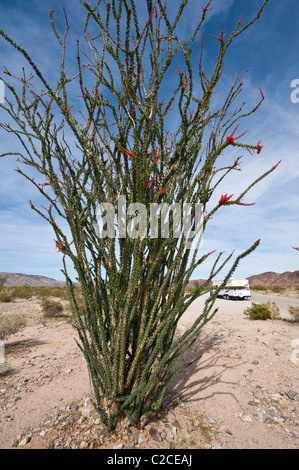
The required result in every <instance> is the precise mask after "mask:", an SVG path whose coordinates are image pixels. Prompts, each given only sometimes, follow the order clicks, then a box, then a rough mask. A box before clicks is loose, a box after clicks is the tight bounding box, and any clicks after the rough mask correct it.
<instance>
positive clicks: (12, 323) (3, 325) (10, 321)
mask: <svg viewBox="0 0 299 470" xmlns="http://www.w3.org/2000/svg"><path fill="white" fill-rule="evenodd" d="M26 323H27V322H26V319H25V318H24V317H22V316H21V315H15V314H11V315H1V316H0V339H1V340H3V339H4V338H5V337H6V336H9V335H12V334H14V333H17V332H18V331H19V330H20V329H21V328H24V327H25V326H26Z"/></svg>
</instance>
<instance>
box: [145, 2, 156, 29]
mask: <svg viewBox="0 0 299 470" xmlns="http://www.w3.org/2000/svg"><path fill="white" fill-rule="evenodd" d="M153 16H156V17H157V16H158V10H157V4H156V2H155V3H154V5H153V8H152V12H151V14H150V16H149V17H148V20H147V22H146V25H145V27H146V28H147V27H148V26H149V25H150V24H151V22H152V19H153Z"/></svg>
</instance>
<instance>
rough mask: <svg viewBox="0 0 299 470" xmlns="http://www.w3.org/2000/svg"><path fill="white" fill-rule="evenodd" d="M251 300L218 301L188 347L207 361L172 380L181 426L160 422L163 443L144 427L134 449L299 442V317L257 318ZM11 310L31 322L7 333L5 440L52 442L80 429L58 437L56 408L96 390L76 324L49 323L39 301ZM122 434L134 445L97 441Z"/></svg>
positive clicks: (2, 307) (6, 444)
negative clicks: (250, 311) (252, 315)
mask: <svg viewBox="0 0 299 470" xmlns="http://www.w3.org/2000/svg"><path fill="white" fill-rule="evenodd" d="M203 300H204V299H198V300H197V301H196V302H194V304H193V305H192V306H191V307H190V308H189V310H188V311H187V312H186V314H185V315H184V317H183V318H182V320H181V322H180V325H179V330H180V331H181V332H182V331H184V329H185V328H186V327H188V326H189V325H190V324H191V323H192V322H193V321H194V319H195V318H196V316H197V315H198V314H199V313H200V312H201V308H202V305H203ZM291 302H292V299H290V305H291ZM250 304H251V302H249V301H225V300H222V299H219V300H217V303H216V305H217V306H218V307H219V311H218V313H217V314H216V316H215V317H214V318H213V319H212V321H211V322H210V323H208V324H207V325H206V326H205V328H204V330H203V332H202V334H201V335H200V337H199V338H198V340H197V341H196V343H195V344H194V345H193V347H192V349H191V350H190V351H189V352H188V358H189V359H190V358H192V357H193V356H194V354H197V353H198V351H200V352H201V353H202V357H201V360H200V361H198V362H197V363H195V364H194V365H193V366H191V368H190V369H188V370H186V371H185V372H184V373H182V374H181V375H180V376H179V377H178V378H177V379H176V381H175V382H174V383H173V384H172V390H173V391H175V392H177V393H179V394H180V395H181V396H182V398H183V400H182V401H181V402H180V404H179V405H178V406H177V408H176V409H174V410H172V411H171V413H172V416H175V418H176V422H177V423H181V426H179V425H178V428H176V429H177V430H178V432H177V431H176V429H174V427H172V432H170V431H168V432H167V429H165V426H166V425H165V423H168V421H167V417H166V419H164V421H163V423H164V424H163V423H162V422H161V423H159V422H157V423H155V426H156V428H157V429H158V430H160V432H161V435H162V436H164V437H163V442H158V441H157V440H153V439H151V438H150V437H149V436H147V434H146V430H145V431H144V433H145V434H144V436H145V438H144V440H143V439H141V440H140V442H139V441H138V442H137V440H135V441H134V442H135V444H136V445H135V447H136V448H138V447H140V448H155V446H156V447H160V448H162V447H163V448H164V447H167V446H168V448H202V447H205V448H232V449H237V448H238V449H246V448H248V449H250V448H261V449H271V448H277V449H280V448H281V449H295V448H298V447H299V428H298V424H299V403H298V397H299V390H298V388H299V387H298V375H299V374H298V372H299V351H298V355H297V350H296V349H294V348H295V347H297V349H299V324H298V323H294V322H292V321H290V319H291V316H290V315H289V314H288V312H287V310H286V309H285V310H281V319H279V320H274V321H270V320H268V321H260V320H250V319H249V318H248V317H247V316H245V315H244V314H243V311H244V309H245V308H246V307H247V306H248V305H250ZM7 313H19V314H22V315H24V316H26V318H27V319H28V326H27V327H25V328H24V329H23V330H22V331H20V332H19V333H16V334H14V335H11V336H10V337H9V338H7V340H6V341H5V358H6V361H8V362H9V363H10V366H11V371H10V372H9V373H8V374H6V375H2V376H0V448H1V449H6V448H11V447H18V448H20V447H22V448H48V447H49V446H51V445H52V444H51V442H52V441H53V439H54V438H55V437H56V438H57V436H60V437H61V439H62V438H63V437H64V436H63V432H64V433H69V435H70V436H72V434H71V430H70V429H68V431H61V432H60V434H59V430H58V428H57V429H56V431H57V432H56V435H55V432H54V431H53V429H54V428H55V423H54V424H53V419H52V418H49V416H53V413H54V412H55V410H56V411H57V410H58V411H59V410H66V409H67V407H70V406H71V404H72V403H82V400H84V399H86V397H88V396H89V394H90V393H91V384H90V380H89V376H88V372H87V369H86V366H85V361H84V359H83V357H82V354H81V352H80V351H79V349H78V346H77V344H76V330H75V329H74V328H73V327H72V326H71V324H70V323H69V322H68V321H67V320H66V319H57V320H47V321H45V320H44V319H43V318H42V312H41V307H40V303H39V301H38V300H37V299H32V300H26V301H21V300H20V301H14V302H11V303H9V304H3V303H2V304H0V315H1V314H7ZM296 340H297V346H294V344H295V345H296V343H294V341H296ZM292 341H293V343H292ZM69 409H70V408H69ZM61 412H62V411H61ZM58 421H59V420H57V423H58ZM81 421H82V420H81ZM49 423H50V424H49ZM57 423H56V424H57ZM57 426H58V424H57ZM163 426H164V427H163ZM85 431H86V430H85ZM174 431H175V432H174ZM88 432H90V431H88V430H87V431H86V434H87V433H88ZM28 433H29V438H27V439H25V440H24V439H23V441H22V436H28ZM53 433H54V434H53ZM163 433H164V434H163ZM77 434H78V431H77ZM121 439H123V440H122V441H121ZM71 440H72V439H71V438H70V439H69V441H71ZM77 440H78V439H77ZM120 441H121V442H122V444H121V446H123V447H124V448H126V445H127V444H126V443H127V441H126V440H125V439H124V437H123V435H122V437H119V438H117V436H114V437H113V441H111V440H109V439H106V440H104V441H102V443H101V444H97V447H99V448H101V447H103V448H104V447H106V448H113V446H112V444H113V445H115V443H118V442H120ZM170 441H171V442H170ZM72 442H74V440H73V441H72ZM86 445H87V444H86ZM52 446H53V445H52ZM110 446H111V447H110ZM75 447H76V446H75ZM114 448H115V447H114ZM131 448H132V447H131Z"/></svg>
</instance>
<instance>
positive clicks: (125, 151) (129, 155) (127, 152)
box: [118, 145, 136, 160]
mask: <svg viewBox="0 0 299 470" xmlns="http://www.w3.org/2000/svg"><path fill="white" fill-rule="evenodd" d="M118 147H119V150H121V151H122V152H124V153H125V154H126V155H128V157H129V158H132V159H133V160H135V158H136V155H135V154H134V153H132V152H130V151H129V150H127V149H124V148H123V147H121V146H120V145H119V146H118Z"/></svg>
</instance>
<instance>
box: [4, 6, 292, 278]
mask: <svg viewBox="0 0 299 470" xmlns="http://www.w3.org/2000/svg"><path fill="white" fill-rule="evenodd" d="M201 3H204V0H201V1H197V0H190V2H189V6H188V7H187V9H186V11H185V16H184V18H183V20H182V23H181V25H180V29H179V32H180V34H181V35H182V37H184V36H185V35H186V34H187V33H188V31H189V29H190V25H191V26H192V24H194V22H195V21H196V19H197V18H198V16H199V15H200V14H201ZM261 3H262V0H250V1H248V0H214V1H213V2H212V5H211V6H214V9H213V10H211V11H210V12H209V15H208V21H207V22H206V24H205V27H204V29H203V32H204V40H205V43H204V44H205V47H206V49H205V55H204V58H205V61H206V64H207V66H208V64H209V63H212V62H213V59H214V58H215V55H216V52H217V44H218V43H217V41H215V40H214V39H213V38H211V37H209V33H210V34H214V35H216V36H217V35H218V33H219V31H220V30H226V31H230V30H232V29H233V27H234V26H235V24H236V22H237V21H238V20H239V18H240V17H242V18H243V21H244V22H246V21H248V20H250V19H251V18H252V17H253V16H254V14H255V12H256V11H257V10H258V7H259V5H261ZM138 4H140V5H141V4H142V1H140V2H138ZM178 4H179V0H169V2H168V5H169V7H170V6H171V9H172V11H175V8H176V7H177V5H178ZM141 6H142V5H141ZM63 7H65V8H66V11H67V14H68V19H69V22H70V26H71V29H70V34H69V44H70V45H71V44H72V42H75V40H76V39H77V38H78V37H80V27H81V26H82V24H83V21H84V14H83V15H82V11H83V9H82V7H81V6H80V4H79V1H77V0H68V1H66V0H60V1H59V0H47V1H45V0H39V1H38V0H27V1H26V2H24V1H23V0H14V1H13V2H11V1H10V0H0V18H1V20H0V22H1V28H2V29H4V31H5V32H7V34H8V35H10V36H11V37H12V38H13V39H14V40H15V41H16V42H17V43H19V44H20V45H21V46H22V47H24V48H25V49H26V50H28V51H29V52H30V55H31V56H32V58H33V59H34V60H35V61H36V62H37V63H38V65H39V67H40V69H41V70H42V71H43V72H44V74H45V75H46V76H47V77H48V78H49V81H50V82H53V83H54V82H55V77H56V73H57V74H58V70H59V62H58V61H57V42H56V39H55V38H54V36H53V33H52V30H51V27H50V22H49V12H50V10H55V19H57V20H58V21H59V18H61V23H60V25H61V27H63V24H64V19H63V14H62V8H63ZM298 21H299V3H298V0H284V1H283V2H282V1H277V0H272V1H270V3H269V4H268V5H267V6H266V8H265V11H264V14H263V15H262V18H261V19H260V20H259V21H258V22H257V23H256V24H255V25H254V26H252V27H251V28H250V29H249V30H247V31H246V32H245V34H244V35H242V36H240V37H239V38H238V39H237V40H236V41H235V43H234V44H233V45H232V47H231V49H230V51H229V53H228V55H227V57H226V60H225V73H224V76H223V81H222V85H221V86H222V87H223V88H221V87H220V89H219V95H217V97H216V98H215V99H216V100H219V103H221V99H222V95H223V92H224V90H225V89H229V87H230V85H231V83H232V80H233V79H234V77H235V75H236V74H237V75H239V74H241V73H243V72H244V71H245V70H246V69H249V72H248V73H247V74H246V76H245V77H244V79H243V83H244V92H243V99H244V100H245V101H246V103H247V104H248V106H249V107H250V105H254V104H256V103H257V101H258V100H259V99H260V92H259V88H261V89H262V91H263V93H264V95H265V98H266V99H265V101H264V102H263V104H262V106H261V108H260V109H259V110H258V112H257V113H255V114H254V115H253V116H251V117H250V118H249V119H248V120H247V121H244V123H242V126H243V127H242V129H243V130H247V129H248V132H247V134H246V139H247V140H248V141H249V142H254V143H255V142H256V143H257V142H258V141H259V140H261V141H262V144H263V145H264V148H263V150H262V152H261V154H259V155H253V156H252V155H250V154H247V153H244V158H243V159H242V160H243V166H242V168H243V171H242V173H238V174H237V175H233V176H232V177H229V178H228V179H227V180H225V183H224V184H223V186H222V187H221V189H220V188H219V192H221V191H222V192H221V194H225V193H229V194H231V193H235V195H238V194H239V193H240V192H241V191H242V190H243V189H245V188H246V187H247V186H248V184H249V183H250V182H251V181H253V179H255V178H256V177H258V176H259V175H260V174H261V173H262V172H264V171H267V170H268V169H270V168H271V167H272V166H273V165H274V164H276V163H277V162H278V161H279V160H280V159H282V163H281V164H280V165H279V167H278V168H277V169H276V171H275V172H274V173H272V174H271V175H270V176H268V177H267V178H266V179H265V180H263V182H262V183H260V184H259V185H258V186H256V187H255V188H253V189H252V190H251V192H250V193H248V194H247V196H246V200H247V201H248V202H255V203H256V204H255V205H254V206H250V207H239V206H234V207H232V206H228V207H223V208H221V210H220V211H218V212H217V215H215V217H214V219H213V220H211V221H210V225H209V226H208V228H207V230H206V232H205V237H204V241H203V245H202V250H203V252H210V251H212V250H214V249H216V250H217V252H219V251H225V253H227V254H229V253H230V252H232V251H233V250H235V254H236V255H237V254H239V253H241V252H242V251H244V250H245V249H247V248H248V247H249V246H250V245H251V244H252V243H253V242H254V241H256V240H257V239H261V244H260V246H259V248H258V249H257V250H256V251H255V252H254V253H252V254H251V255H250V256H249V257H247V258H246V259H245V260H243V261H242V263H241V264H240V266H239V268H238V270H237V271H236V273H235V276H236V277H248V276H250V275H253V274H258V273H261V272H265V271H276V272H284V271H294V270H296V269H298V264H299V263H298V252H296V251H295V250H293V249H292V246H294V245H299V222H298V207H299V195H298V177H299V165H298V159H299V145H298V144H299V119H298V117H299V103H293V102H292V101H291V93H292V91H293V89H292V88H291V82H292V81H293V80H294V79H299V55H298V50H299V29H298ZM58 25H59V23H58ZM193 50H194V54H196V52H198V50H199V43H197V45H195V47H193ZM0 57H1V62H0V76H2V72H3V70H4V69H3V66H6V67H7V68H8V69H9V70H10V71H15V73H16V75H19V74H20V70H21V67H22V65H25V61H24V59H23V58H22V57H21V56H20V54H18V53H17V52H16V51H14V50H13V49H12V48H11V47H10V46H9V45H8V44H7V43H6V42H5V41H4V40H3V39H0ZM55 64H56V65H55ZM298 96H299V94H298ZM0 120H1V121H5V122H6V121H7V120H8V119H7V117H6V116H5V114H4V113H3V111H2V110H0ZM17 146H18V145H17V144H16V142H15V140H14V139H12V138H11V136H10V135H7V134H6V133H5V132H4V131H3V130H2V129H0V153H3V152H7V151H9V150H11V151H15V149H16V148H17ZM233 151H234V149H233V148H232V156H234V152H233ZM237 155H239V154H237V153H236V156H237ZM15 168H16V158H15V157H6V158H2V159H0V173H1V183H0V272H1V271H4V272H23V273H26V274H39V275H45V276H49V277H53V278H55V279H61V280H63V275H62V273H61V272H60V269H61V267H62V260H61V254H60V253H57V252H56V250H55V243H54V233H53V232H52V228H51V227H50V226H49V225H48V224H47V223H46V221H44V220H43V219H41V218H40V217H39V216H38V215H37V214H35V213H34V212H33V211H32V210H30V208H29V206H28V204H26V202H27V201H28V200H29V199H32V200H33V201H34V202H35V201H39V199H38V195H37V194H36V191H35V189H34V187H33V186H32V185H31V184H30V183H28V182H27V181H26V180H24V178H23V177H22V176H21V175H19V174H18V173H16V172H15V171H14V169H15ZM221 194H218V193H217V194H215V199H214V201H216V200H218V196H220V195H221ZM212 202H213V201H212ZM41 203H42V201H41ZM213 260H214V258H213V259H212V258H211V261H210V264H209V263H206V265H202V267H201V269H199V270H198V271H195V272H194V275H193V278H194V279H196V278H205V277H206V276H207V275H208V272H209V268H210V265H211V263H212V261H213Z"/></svg>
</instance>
